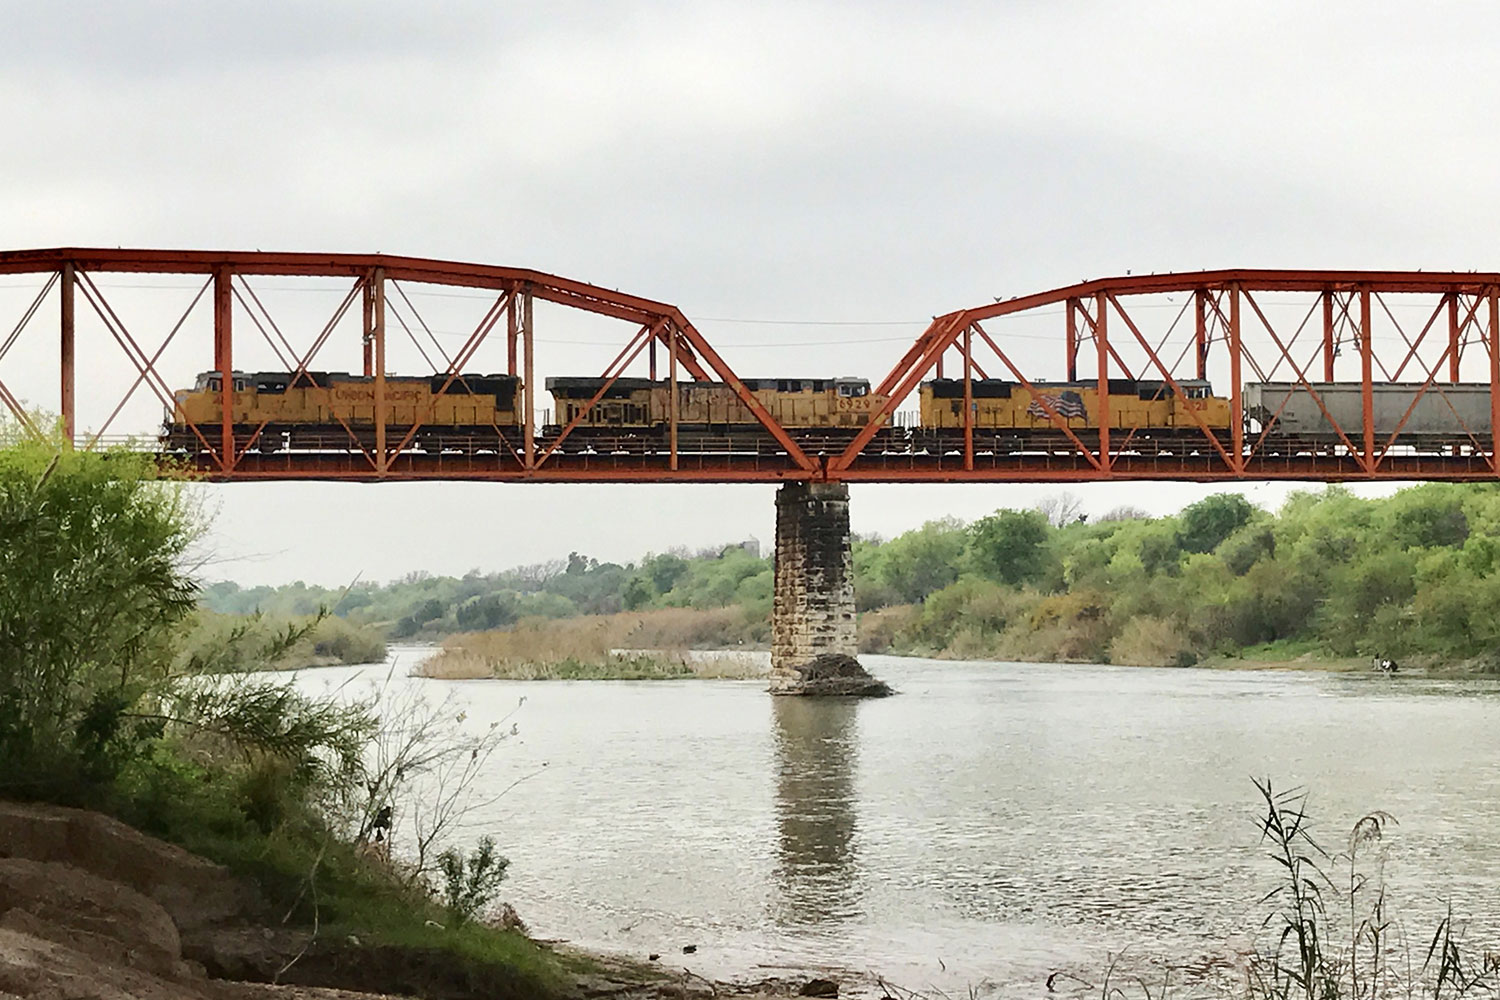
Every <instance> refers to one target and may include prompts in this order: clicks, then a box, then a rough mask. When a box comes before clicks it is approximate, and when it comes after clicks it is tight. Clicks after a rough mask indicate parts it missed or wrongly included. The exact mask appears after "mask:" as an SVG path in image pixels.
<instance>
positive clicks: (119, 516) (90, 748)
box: [0, 426, 198, 778]
mask: <svg viewBox="0 0 1500 1000" xmlns="http://www.w3.org/2000/svg"><path fill="white" fill-rule="evenodd" d="M197 533H198V527H197V524H196V521H195V518H194V514H193V509H192V507H191V505H190V504H189V502H188V498H187V496H186V494H185V493H184V492H183V490H182V487H181V484H180V483H176V482H169V481H162V480H160V479H159V478H158V476H157V473H156V470H155V469H154V467H153V466H152V465H151V464H150V463H149V461H148V460H147V459H146V458H145V457H143V456H136V455H129V454H123V453H119V454H110V455H108V456H106V455H102V454H96V453H91V452H77V451H73V450H72V449H69V448H65V447H63V446H62V445H61V443H60V442H59V441H57V440H46V441H38V440H34V439H28V438H26V437H24V436H22V435H19V434H17V433H16V432H15V431H14V430H13V429H12V430H10V431H7V430H6V429H5V428H4V427H3V426H0V664H3V665H4V667H3V669H0V756H3V759H4V760H5V761H6V762H7V763H9V764H10V765H11V766H10V767H8V768H7V770H8V771H9V773H10V775H11V777H12V778H19V777H20V776H21V775H22V774H23V773H24V771H23V770H18V769H17V768H16V766H15V765H16V764H17V762H22V761H27V762H32V763H33V764H35V765H37V766H39V767H43V768H46V767H50V766H53V765H61V764H63V763H65V760H66V759H69V758H71V759H72V760H73V761H75V762H76V763H77V764H78V765H79V766H80V767H82V768H83V769H84V770H88V771H94V772H97V771H100V770H101V769H105V768H107V766H108V759H110V758H112V757H115V756H117V755H118V754H123V753H124V752H125V751H126V749H128V748H127V744H132V743H136V742H139V740H140V739H142V738H144V737H145V736H146V735H148V734H147V732H146V731H145V729H149V726H147V727H144V728H142V727H137V728H136V729H135V730H130V728H129V727H130V724H129V723H128V722H127V720H126V719H125V717H124V715H125V710H126V709H127V708H128V707H129V706H130V705H132V704H134V703H135V702H136V701H137V700H138V699H139V698H140V697H141V696H142V694H143V693H144V692H145V691H146V690H147V689H148V688H150V687H151V686H152V685H153V684H157V683H159V682H161V681H162V680H163V679H164V678H165V675H166V673H167V670H168V666H169V664H170V659H171V656H170V652H171V648H172V642H173V640H174V636H175V632H176V630H177V628H178V626H180V625H181V624H182V623H183V622H184V621H185V620H186V619H187V617H188V616H189V615H190V614H191V613H192V612H193V609H194V607H195V599H196V597H197V593H198V588H197V586H196V585H195V584H194V583H193V581H192V580H190V579H188V578H187V577H186V576H185V575H184V574H183V572H182V571H181V569H180V568H179V567H180V565H181V562H182V558H183V555H184V553H185V552H186V551H187V548H188V546H189V545H190V544H191V543H192V542H193V540H194V539H195V538H196V537H197ZM48 757H52V758H54V759H52V760H47V759H45V758H48ZM59 757H61V758H64V759H63V760H59V759H56V758H59Z"/></svg>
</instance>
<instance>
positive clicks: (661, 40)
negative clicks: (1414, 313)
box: [0, 0, 1500, 583]
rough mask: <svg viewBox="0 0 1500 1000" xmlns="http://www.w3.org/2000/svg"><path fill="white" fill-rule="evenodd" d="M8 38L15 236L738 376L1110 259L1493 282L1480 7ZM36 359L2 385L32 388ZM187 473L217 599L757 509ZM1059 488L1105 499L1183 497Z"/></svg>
mask: <svg viewBox="0 0 1500 1000" xmlns="http://www.w3.org/2000/svg"><path fill="white" fill-rule="evenodd" d="M0 17H3V20H0V23H3V24H4V28H3V30H0V137H3V138H0V244H3V245H4V246H5V247H6V248H25V247H47V246H60V245H61V246H69V245H71V246H92V245H99V246H146V247H153V246H160V247H191V248H212V249H219V248H223V249H242V248H247V249H257V248H258V249H284V250H323V251H350V252H366V251H384V252H387V253H400V254H412V255H421V256H433V257H445V258H454V259H460V260H472V261H479V262H485V263H495V264H506V265H514V266H524V267H533V268H537V269H541V270H547V271H552V272H556V273H559V274H564V275H568V276H571V277H576V278H579V279H583V280H588V281H593V282H596V283H598V284H602V285H605V286H609V287H613V288H619V289H622V290H628V291H630V292H634V293H637V294H641V295H645V296H649V297H653V298H658V299H662V300H665V301H668V302H674V303H676V304H678V305H680V306H681V307H682V308H683V309H684V311H685V312H686V313H687V315H688V316H689V317H692V318H694V319H695V320H696V321H697V323H698V326H699V327H700V329H702V330H703V331H704V332H705V333H706V334H707V335H708V336H709V337H710V338H711V339H712V340H713V341H714V342H715V343H716V344H717V345H718V346H719V348H720V350H721V351H722V353H724V354H725V356H726V357H727V358H728V359H729V360H730V362H731V363H732V364H734V365H735V366H736V368H737V369H739V370H740V371H741V373H742V374H755V373H758V372H764V371H769V370H773V369H774V370H781V371H788V370H795V371H796V373H799V374H801V373H817V374H861V375H866V376H870V377H873V378H878V377H879V375H881V374H883V372H884V370H885V369H886V368H887V367H888V366H889V364H890V363H891V361H893V360H894V359H895V357H897V356H899V354H900V353H901V350H902V345H901V343H900V341H901V340H902V339H903V338H904V339H905V340H906V341H908V342H909V341H910V339H911V337H913V336H915V335H916V334H917V333H918V332H920V330H921V329H922V327H923V325H924V324H925V322H926V320H927V319H928V318H930V317H931V316H932V315H933V314H935V313H940V312H946V311H948V310H951V309H955V308H959V307H962V306H965V305H971V304H978V303H983V302H987V301H989V300H990V298H991V297H992V296H996V295H1014V294H1020V293H1024V292H1031V291H1038V290H1042V289H1045V288H1050V287H1055V286H1058V285H1063V284H1068V283H1071V282H1073V281H1076V280H1078V279H1080V278H1084V277H1097V276H1103V275H1108V274H1116V273H1123V272H1124V271H1126V270H1134V271H1135V272H1137V273H1139V272H1142V271H1163V270H1195V269H1201V268H1213V267H1237V266H1244V267H1346V268H1361V267H1382V268H1425V269H1446V268H1452V269H1461V270H1470V269H1495V268H1496V267H1500V261H1497V260H1496V256H1495V250H1494V246H1495V235H1494V234H1495V233H1496V232H1497V231H1500V225H1497V223H1500V201H1497V199H1496V197H1495V190H1496V188H1495V172H1494V166H1493V164H1494V163H1495V162H1496V161H1497V154H1500V138H1497V135H1500V133H1497V132H1496V130H1495V129H1494V128H1493V127H1492V123H1494V122H1495V121H1497V120H1500V87H1497V86H1496V85H1495V80H1494V74H1495V69H1496V60H1495V57H1494V54H1493V46H1492V39H1493V38H1495V37H1496V36H1497V34H1500V8H1497V7H1494V6H1493V5H1489V4H1481V3H1447V4H1444V3H1428V4H1424V5H1412V4H1409V3H1396V2H1369V0H1366V2H1358V3H1355V2H1344V3H1335V2H1328V3H1320V4H1308V3H1305V2H1300V3H1289V2H1286V3H1283V2H1262V3H1258V4H1254V5H1244V4H1229V3H1203V2H1201V0H1200V2H1192V3H1186V2H1184V3H1146V4H1142V3H1137V4H1118V3H1089V2H1071V3H1070V2H1050V3H1040V2H1019V0H1018V2H1009V3H946V4H939V3H928V4H911V3H878V2H865V3H858V4H829V3H811V2H806V0H800V2H794V3H774V2H761V3H750V2H743V0H741V2H734V3H722V4H720V3H710V2H692V3H687V2H680V3H606V2H573V3H570V2H557V0H552V2H547V3H536V4H507V3H495V2H485V3H448V4H442V5H424V4H412V3H393V2H386V0H361V2H360V3H357V4H356V3H349V4H342V3H324V4H309V3H305V2H280V0H258V2H255V3H253V4H251V3H245V4H235V3H227V2H226V3H201V2H199V3H187V2H184V3H165V2H153V3H147V2H128V0H126V2H119V3H113V4H97V3H89V4H81V3H79V4H73V3H50V4H40V3H34V2H24V3H22V2H6V0H0ZM190 285H191V283H188V286H190ZM188 286H185V287H188ZM11 291H12V292H14V293H15V294H12V295H11V296H10V298H9V299H7V298H4V297H0V307H4V306H7V304H9V305H12V306H13V305H14V303H15V301H16V295H18V294H20V293H19V292H17V291H16V290H15V289H11ZM121 294H122V295H124V294H128V290H124V291H122V292H121ZM183 294H185V295H189V296H190V295H191V291H190V290H188V291H184V293H183ZM183 305H185V301H184V303H183ZM462 305H463V303H459V304H456V305H454V306H453V308H455V309H457V308H459V307H460V306H462ZM22 307H23V308H24V304H23V306H22ZM179 308H181V307H180V306H179ZM478 308H481V309H482V304H480V305H479V306H478ZM16 318H18V317H17V310H16V309H14V308H9V309H6V310H4V311H3V312H0V327H3V328H4V329H0V334H3V333H8V332H9V329H10V327H11V326H12V325H13V324H14V322H15V319H16ZM454 324H455V326H457V327H460V328H461V324H460V323H459V322H458V319H457V318H455V320H454ZM552 329H555V330H557V331H562V332H563V333H566V331H568V330H569V329H573V328H572V327H569V326H568V325H567V321H565V320H559V321H558V323H557V325H556V326H555V327H553V328H552ZM538 330H539V336H542V337H546V336H547V335H548V329H547V328H544V327H543V326H542V320H541V318H539V324H538ZM575 339H576V338H575ZM566 340H567V337H566V336H561V337H557V341H558V342H559V343H561V342H562V341H566ZM351 349H352V348H351ZM555 349H556V351H557V352H558V363H559V364H560V365H563V366H576V365H578V364H581V363H582V362H581V361H578V360H574V359H575V358H588V359H592V360H591V361H590V362H589V363H590V364H591V365H592V367H593V368H594V369H598V368H600V367H602V364H603V361H604V360H607V359H604V358H599V357H598V356H597V355H598V354H599V353H600V351H601V350H602V349H601V348H594V350H593V353H581V352H580V351H579V350H578V349H575V348H573V347H567V346H558V347H556V348H555ZM569 352H572V353H569ZM202 356H204V355H203V353H202V352H201V347H200V349H199V353H198V355H197V358H201V357H202ZM197 358H194V357H186V358H184V359H183V360H181V361H180V363H179V364H180V368H179V369H174V377H179V378H190V377H191V375H192V372H193V371H195V370H197V369H198V368H202V367H207V366H206V365H204V364H200V363H198V360H197ZM25 359H26V355H24V354H18V355H16V356H15V357H12V358H7V359H6V361H4V362H0V378H4V379H5V380H6V381H7V382H8V383H14V382H15V381H23V382H24V380H25V375H26V374H27V373H26V372H25V371H24V370H21V369H24V368H25V365H26V364H28V363H30V364H34V365H36V366H40V365H42V362H41V361H35V362H27V361H26V360H25ZM100 364H101V368H103V367H108V366H107V365H104V363H103V362H101V363H100ZM18 366H19V368H18ZM114 367H115V368H118V367H119V363H118V362H117V363H115V364H114ZM561 370H563V369H561V368H560V369H559V371H561ZM179 371H180V375H179V374H177V373H178V372H179ZM574 371H575V373H576V371H577V369H576V368H574ZM97 377H98V378H99V379H101V380H104V379H105V376H104V375H103V374H100V375H98V376H97ZM81 378H83V379H84V390H85V392H87V391H88V389H89V386H90V384H91V383H89V382H88V381H87V377H86V376H81ZM101 384H102V383H101ZM41 402H43V403H46V402H48V401H47V400H45V399H44V400H41ZM152 405H155V404H154V401H152ZM201 489H202V492H203V494H204V496H205V500H206V502H207V503H208V504H209V505H210V506H211V507H216V508H217V509H218V511H219V515H218V520H217V522H216V526H215V528H214V531H213V535H212V539H211V543H212V548H213V550H214V553H215V561H214V562H213V563H212V564H211V565H210V567H209V570H208V572H209V574H210V575H213V576H219V577H228V578H233V579H238V580H241V581H242V582H282V581H286V580H291V579H297V578H301V579H305V580H308V581H317V582H324V583H339V582H344V581H347V580H348V579H350V578H352V577H353V576H354V575H356V574H362V575H363V576H364V577H365V578H366V579H387V578H390V577H393V576H396V575H399V574H401V573H404V572H406V571H409V570H413V569H426V570H428V571H431V572H457V573H462V572H464V571H465V570H467V569H470V568H473V567H480V568H482V569H487V570H488V569H499V568H503V567H506V566H509V565H513V564H516V563H524V562H532V561H537V560H541V559H546V558H550V557H554V556H559V555H565V554H566V553H567V552H568V551H569V550H579V551H583V552H586V553H589V554H591V555H595V556H598V557H600V558H610V559H621V560H623V559H630V558H634V557H636V556H638V555H640V554H641V553H643V552H645V551H648V550H662V549H665V548H668V547H670V546H673V545H678V544H685V545H688V546H690V547H692V546H698V545H706V544H710V543H713V542H717V541H722V540H730V539H736V538H742V537H745V536H747V535H754V536H757V537H760V538H762V539H766V538H768V537H769V536H770V534H771V528H772V523H773V509H772V489H771V488H769V487H750V486H746V487H707V486H692V487H689V486H682V487H646V486H628V487H627V486H618V487H616V486H585V487H562V486H535V485H528V486H506V485H488V484H485V485H481V484H467V485H452V484H442V485H383V486H377V487H361V486H343V485H332V484H314V485H264V486H262V485H237V486H230V487H203V488H201ZM1048 492H1052V491H1051V490H1048V489H1045V488H1032V487H1004V486H950V487H894V486H887V487H879V486H866V487H857V488H856V489H855V490H854V494H853V517H854V523H855V526H856V528H857V529H859V530H863V531H874V532H880V533H884V534H887V535H889V534H893V533H896V532H899V531H901V530H904V529H906V528H908V527H912V526H915V525H917V524H919V523H921V522H922V521H923V520H926V519H929V518H932V517H937V516H942V515H945V514H953V515H957V516H960V517H964V518H971V517H974V516H978V515H980V514H983V513H986V512H988V511H990V510H993V509H994V508H996V507H998V506H1011V505H1014V506H1022V505H1027V504H1030V503H1033V502H1035V500H1036V499H1038V498H1039V497H1040V496H1042V495H1045V494H1046V493H1048ZM1075 492H1076V493H1079V494H1080V495H1082V496H1083V498H1084V500H1085V502H1086V505H1087V507H1088V509H1091V510H1094V511H1096V512H1097V511H1102V510H1104V509H1107V508H1108V507H1112V506H1115V505H1116V504H1119V503H1133V504H1137V505H1139V506H1143V507H1147V508H1149V509H1152V510H1155V511H1167V510H1172V509H1175V508H1177V507H1180V506H1181V505H1182V504H1183V503H1186V502H1190V501H1191V500H1193V499H1196V498H1197V497H1199V496H1202V495H1204V494H1205V493H1206V492H1210V491H1209V490H1206V489H1203V488H1197V487H1189V486H1181V487H1161V486H1141V485H1129V484H1112V485H1109V486H1094V487H1089V488H1083V489H1076V490H1075ZM1248 492H1249V494H1250V495H1251V496H1252V497H1253V498H1255V499H1257V501H1258V502H1262V503H1267V504H1274V503H1275V502H1276V501H1277V500H1279V498H1280V497H1282V496H1284V494H1285V492H1286V491H1285V489H1284V488H1282V487H1270V486H1262V487H1252V488H1251V489H1250V490H1249V491H1248Z"/></svg>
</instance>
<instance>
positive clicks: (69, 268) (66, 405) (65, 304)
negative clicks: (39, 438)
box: [58, 261, 78, 448]
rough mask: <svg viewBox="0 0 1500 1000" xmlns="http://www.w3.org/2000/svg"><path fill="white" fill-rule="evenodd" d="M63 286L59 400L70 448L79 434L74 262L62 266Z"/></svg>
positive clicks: (59, 289)
mask: <svg viewBox="0 0 1500 1000" xmlns="http://www.w3.org/2000/svg"><path fill="white" fill-rule="evenodd" d="M61 280H62V284H61V285H59V286H58V291H59V292H60V293H61V294H62V299H61V300H60V303H59V308H60V311H61V315H60V316H59V320H60V324H59V329H60V330H61V332H62V342H61V344H60V345H59V347H60V349H61V357H62V386H61V396H60V398H59V401H60V406H59V407H58V408H59V409H60V410H61V411H62V422H63V437H64V438H65V439H66V441H67V446H68V447H69V448H71V447H73V435H75V434H77V433H78V426H77V425H78V409H77V396H76V386H77V379H76V375H75V361H76V351H75V350H74V343H73V335H74V331H75V329H76V328H75V326H74V312H73V282H74V277H73V262H72V261H68V262H67V263H65V264H63V266H62V273H61Z"/></svg>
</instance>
